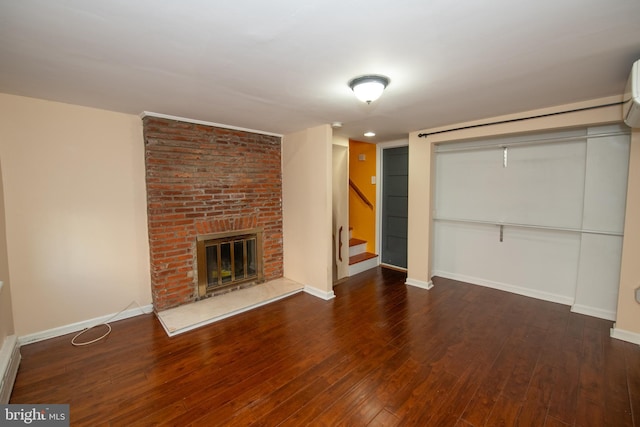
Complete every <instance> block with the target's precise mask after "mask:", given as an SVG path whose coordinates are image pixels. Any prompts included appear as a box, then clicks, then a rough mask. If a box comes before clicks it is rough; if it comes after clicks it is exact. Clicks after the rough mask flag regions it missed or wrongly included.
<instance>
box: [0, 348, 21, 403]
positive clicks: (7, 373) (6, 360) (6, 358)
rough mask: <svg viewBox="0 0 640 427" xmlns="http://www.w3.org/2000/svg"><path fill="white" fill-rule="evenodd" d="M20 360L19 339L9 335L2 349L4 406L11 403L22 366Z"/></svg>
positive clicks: (0, 393)
mask: <svg viewBox="0 0 640 427" xmlns="http://www.w3.org/2000/svg"><path fill="white" fill-rule="evenodd" d="M20 358H21V356H20V346H19V344H18V337H17V336H15V335H9V336H8V337H7V338H5V340H4V343H3V344H2V347H1V348H0V404H2V405H4V404H7V403H9V398H10V397H11V391H12V390H13V383H14V382H15V380H16V375H17V374H18V367H19V366H20Z"/></svg>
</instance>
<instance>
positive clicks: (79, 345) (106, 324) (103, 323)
mask: <svg viewBox="0 0 640 427" xmlns="http://www.w3.org/2000/svg"><path fill="white" fill-rule="evenodd" d="M133 303H135V304H136V305H137V306H138V308H139V309H140V311H141V312H142V313H143V314H144V310H143V309H142V307H141V306H140V304H138V301H136V300H133V301H132V302H130V303H129V305H127V306H126V307H125V308H123V309H122V310H120V311H119V312H117V313H116V314H114V315H113V316H111V318H109V320H107V321H106V322H101V323H97V324H95V325H93V326H89V327H88V328H84V329H83V330H82V331H80V332H78V333H77V334H76V335H75V336H74V337H73V338H72V339H71V345H73V346H76V347H81V346H83V345H89V344H93V343H95V342H98V341H100V340H101V339H104V338H106V337H107V336H108V335H109V334H110V333H111V325H109V322H111V321H112V320H113V319H115V318H116V317H118V316H119V315H121V314H122V313H123V312H124V311H125V310H126V309H128V308H129V307H131V304H133ZM103 325H104V326H106V327H107V332H105V333H104V334H103V335H101V336H99V337H98V338H96V339H93V340H91V341H86V342H76V339H77V338H78V337H79V336H80V335H82V334H84V333H85V332H87V331H90V330H91V329H93V328H97V327H98V326H103Z"/></svg>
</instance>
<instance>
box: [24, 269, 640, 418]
mask: <svg viewBox="0 0 640 427" xmlns="http://www.w3.org/2000/svg"><path fill="white" fill-rule="evenodd" d="M404 279H405V275H404V273H402V272H398V271H394V270H389V269H374V270H370V271H367V272H365V273H361V274H359V275H356V276H354V277H352V278H350V279H349V280H347V281H345V282H343V283H341V284H340V285H338V286H336V288H335V289H334V291H335V293H336V298H335V299H334V300H331V301H323V300H321V299H318V298H315V297H313V296H310V295H308V294H303V293H300V294H296V295H293V296H291V297H288V298H286V299H283V300H280V301H277V302H274V303H272V304H269V305H267V306H263V307H260V308H257V309H255V310H252V311H250V312H247V313H243V314H240V315H238V316H235V317H232V318H228V319H225V320H222V321H220V322H217V323H214V324H211V325H208V326H205V327H203V328H200V329H197V330H194V331H191V332H187V333H185V334H181V335H179V336H176V337H173V338H168V337H167V336H166V335H165V332H164V331H163V329H162V327H161V326H160V324H159V322H158V320H157V319H156V318H155V316H154V315H146V316H139V317H136V318H132V319H127V320H123V321H119V322H115V323H113V324H112V327H113V332H112V333H111V335H110V336H109V337H108V338H107V339H106V340H104V341H102V342H99V343H96V344H93V345H90V346H87V347H81V348H78V347H73V346H71V344H70V340H71V336H65V337H59V338H55V339H51V340H48V341H44V342H40V343H35V344H30V345H26V346H23V347H22V349H21V352H22V356H23V360H22V363H21V365H20V370H19V372H18V377H17V380H16V384H15V387H14V391H13V395H12V397H11V403H68V404H70V408H71V425H73V426H150V425H175V426H188V425H192V426H224V425H240V426H249V425H251V426H302V425H314V426H338V425H344V426H396V425H415V426H454V427H472V426H475V427H479V426H548V427H551V426H616V427H621V426H640V346H637V345H634V344H630V343H626V342H623V341H619V340H615V339H612V338H610V337H609V328H611V326H612V322H609V321H605V320H600V319H596V318H592V317H588V316H583V315H579V314H574V313H570V312H569V308H568V307H567V306H563V305H559V304H553V303H549V302H544V301H539V300H535V299H531V298H527V297H522V296H518V295H514V294H509V293H506V292H501V291H497V290H492V289H487V288H482V287H479V286H473V285H468V284H464V283H461V282H456V281H451V280H445V279H439V278H435V279H434V283H435V287H434V288H433V289H431V290H429V291H427V290H423V289H418V288H413V287H410V286H405V285H404V284H403V283H404ZM96 333H100V331H96ZM86 338H87V339H88V338H89V337H86Z"/></svg>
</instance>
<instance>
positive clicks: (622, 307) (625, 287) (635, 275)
mask: <svg viewBox="0 0 640 427" xmlns="http://www.w3.org/2000/svg"><path fill="white" fill-rule="evenodd" d="M638 287H640V129H635V130H634V131H633V133H632V134H631V151H630V153H629V181H628V185H627V211H626V214H625V221H624V240H623V242H622V265H621V268H620V289H619V291H618V315H617V319H616V329H620V330H623V331H628V332H632V333H635V334H640V304H638V303H637V302H636V301H635V298H634V290H635V289H636V288H638ZM639 344H640V343H639Z"/></svg>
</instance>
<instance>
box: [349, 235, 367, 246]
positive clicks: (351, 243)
mask: <svg viewBox="0 0 640 427" xmlns="http://www.w3.org/2000/svg"><path fill="white" fill-rule="evenodd" d="M363 243H365V244H366V243H367V241H366V240H362V239H356V238H355V237H352V238H351V239H349V246H358V245H361V244H363Z"/></svg>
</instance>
